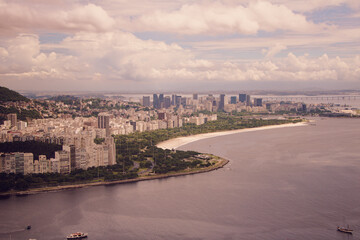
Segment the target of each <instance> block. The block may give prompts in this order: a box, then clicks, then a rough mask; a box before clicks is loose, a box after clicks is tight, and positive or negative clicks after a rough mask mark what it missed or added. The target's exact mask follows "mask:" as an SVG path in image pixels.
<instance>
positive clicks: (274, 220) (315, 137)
mask: <svg viewBox="0 0 360 240" xmlns="http://www.w3.org/2000/svg"><path fill="white" fill-rule="evenodd" d="M359 146H360V119H326V118H322V119H320V118H318V119H316V124H313V125H309V126H305V127H294V128H280V129H269V130H263V131H254V132H247V133H239V134H233V135H228V136H221V137H216V138H211V139H205V140H201V141H197V142H194V143H191V144H188V145H185V146H182V147H181V149H187V150H190V149H191V150H197V151H200V152H210V153H213V154H216V155H219V156H221V157H224V158H226V159H229V160H230V163H229V164H228V165H226V166H225V167H224V168H222V169H219V170H216V171H213V172H210V173H203V174H197V175H189V176H182V177H172V178H168V179H161V180H152V181H146V182H138V183H131V184H120V185H114V186H98V187H89V188H83V189H75V190H66V191H60V192H53V193H42V194H37V195H29V196H24V197H16V196H13V197H9V198H4V199H1V200H0V216H1V217H0V239H29V238H35V239H65V236H66V235H68V234H69V233H72V232H76V231H82V232H88V233H89V237H88V239H129V240H130V239H134V240H135V239H167V240H168V239H172V240H173V239H179V240H180V239H194V240H195V239H210V240H211V239H214V240H215V239H216V240H219V239H274V240H275V239H276V240H278V239H359V238H360V147H359ZM29 224H31V225H32V229H31V230H23V229H24V228H25V226H27V225H29ZM347 224H349V225H350V226H351V227H352V228H353V229H354V234H353V235H347V234H344V233H340V232H337V231H336V227H337V226H338V225H347Z"/></svg>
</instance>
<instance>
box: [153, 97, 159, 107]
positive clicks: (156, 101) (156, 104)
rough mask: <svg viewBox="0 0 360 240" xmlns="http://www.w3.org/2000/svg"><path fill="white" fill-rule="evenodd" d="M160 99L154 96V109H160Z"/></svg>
mask: <svg viewBox="0 0 360 240" xmlns="http://www.w3.org/2000/svg"><path fill="white" fill-rule="evenodd" d="M159 105H160V104H159V97H158V95H157V94H153V106H154V108H156V109H158V108H159Z"/></svg>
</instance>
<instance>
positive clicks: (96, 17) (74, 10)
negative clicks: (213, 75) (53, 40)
mask: <svg viewBox="0 0 360 240" xmlns="http://www.w3.org/2000/svg"><path fill="white" fill-rule="evenodd" d="M35 6H38V8H36V7H35ZM35 6H32V5H30V4H29V5H27V4H23V5H22V4H17V3H11V2H10V3H8V2H5V1H1V0H0V29H1V32H0V35H13V34H17V33H24V32H27V33H34V32H36V31H49V32H65V33H73V32H78V31H94V32H104V31H109V30H111V29H112V28H113V27H114V24H115V20H114V19H113V18H111V17H110V16H109V15H108V14H107V12H106V11H105V10H104V9H103V8H101V7H99V6H97V5H94V4H87V5H71V6H70V7H69V6H68V7H67V8H68V9H67V10H66V8H65V9H64V8H60V9H61V10H59V9H58V8H54V7H52V8H51V7H49V5H35Z"/></svg>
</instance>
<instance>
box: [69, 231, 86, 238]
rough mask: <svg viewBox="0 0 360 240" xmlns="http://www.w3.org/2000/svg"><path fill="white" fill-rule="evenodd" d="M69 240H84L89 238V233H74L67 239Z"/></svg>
mask: <svg viewBox="0 0 360 240" xmlns="http://www.w3.org/2000/svg"><path fill="white" fill-rule="evenodd" d="M66 238H67V239H82V238H87V233H82V232H76V233H72V234H70V235H69V236H67V237H66Z"/></svg>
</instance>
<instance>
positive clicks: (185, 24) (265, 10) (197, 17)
mask: <svg viewBox="0 0 360 240" xmlns="http://www.w3.org/2000/svg"><path fill="white" fill-rule="evenodd" d="M120 23H122V24H123V26H122V27H124V28H126V29H128V30H135V31H139V32H141V31H156V32H171V33H175V34H186V35H194V34H195V35H196V34H207V35H218V34H234V33H239V34H246V35H251V34H256V33H258V32H259V31H267V32H273V31H277V30H286V31H295V32H296V31H301V32H309V31H314V30H316V29H320V28H319V26H317V25H315V24H314V23H312V22H309V21H307V19H306V17H305V16H303V15H301V14H297V13H294V12H293V11H291V10H290V9H289V8H287V7H286V6H285V5H276V4H272V3H270V2H265V1H256V2H250V3H249V4H248V5H247V6H243V5H235V6H234V5H226V4H223V3H221V2H203V3H196V4H184V5H182V6H181V8H180V9H178V10H175V11H170V12H165V11H161V10H157V11H155V12H154V13H152V14H146V15H142V16H139V17H135V18H134V19H133V20H129V21H127V22H126V21H124V20H122V21H120Z"/></svg>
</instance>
